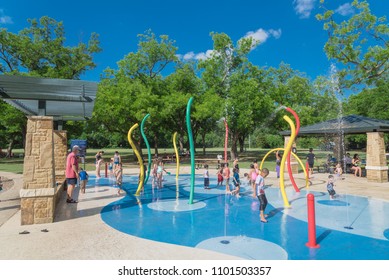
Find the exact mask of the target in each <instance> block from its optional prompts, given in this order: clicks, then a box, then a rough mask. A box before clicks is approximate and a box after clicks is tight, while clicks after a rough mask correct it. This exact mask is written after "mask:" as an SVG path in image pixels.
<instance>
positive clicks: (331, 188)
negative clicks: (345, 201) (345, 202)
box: [327, 175, 336, 199]
mask: <svg viewBox="0 0 389 280" xmlns="http://www.w3.org/2000/svg"><path fill="white" fill-rule="evenodd" d="M327 191H328V194H329V195H330V199H334V198H335V195H336V192H335V190H334V176H333V175H329V176H328V181H327Z"/></svg>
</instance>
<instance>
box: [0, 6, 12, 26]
mask: <svg viewBox="0 0 389 280" xmlns="http://www.w3.org/2000/svg"><path fill="white" fill-rule="evenodd" d="M12 23H13V21H12V18H11V17H10V16H7V15H5V14H4V10H3V9H0V24H1V25H3V24H12Z"/></svg>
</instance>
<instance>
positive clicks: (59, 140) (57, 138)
mask: <svg viewBox="0 0 389 280" xmlns="http://www.w3.org/2000/svg"><path fill="white" fill-rule="evenodd" d="M53 136H54V139H53V140H54V165H55V182H56V183H57V184H60V183H62V182H63V181H64V180H65V170H66V156H67V153H68V151H67V140H68V139H67V132H66V131H65V130H61V131H58V130H55V131H54V134H53Z"/></svg>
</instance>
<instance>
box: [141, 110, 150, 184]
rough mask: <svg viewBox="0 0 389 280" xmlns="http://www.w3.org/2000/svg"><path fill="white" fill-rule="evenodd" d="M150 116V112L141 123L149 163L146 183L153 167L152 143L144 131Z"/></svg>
mask: <svg viewBox="0 0 389 280" xmlns="http://www.w3.org/2000/svg"><path fill="white" fill-rule="evenodd" d="M148 117H150V114H147V115H146V116H145V117H144V118H143V120H142V122H141V124H140V132H141V134H142V137H143V140H144V141H145V143H146V147H147V154H148V163H147V175H146V179H145V181H144V184H146V183H147V180H148V179H149V176H150V168H151V152H150V144H149V141H147V137H146V134H145V131H144V126H145V122H146V120H147V118H148Z"/></svg>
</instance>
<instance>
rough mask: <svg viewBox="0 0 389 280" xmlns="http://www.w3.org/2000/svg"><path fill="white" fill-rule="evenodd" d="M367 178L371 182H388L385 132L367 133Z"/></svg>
mask: <svg viewBox="0 0 389 280" xmlns="http://www.w3.org/2000/svg"><path fill="white" fill-rule="evenodd" d="M366 134H367V149H366V167H365V168H366V177H367V181H369V182H377V183H385V182H388V165H387V163H386V156H385V141H384V133H383V132H367V133H366Z"/></svg>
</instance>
